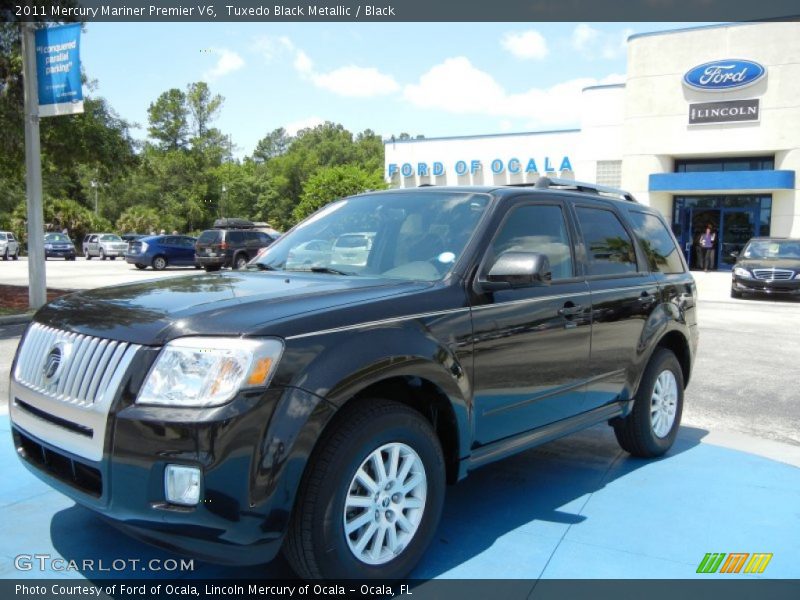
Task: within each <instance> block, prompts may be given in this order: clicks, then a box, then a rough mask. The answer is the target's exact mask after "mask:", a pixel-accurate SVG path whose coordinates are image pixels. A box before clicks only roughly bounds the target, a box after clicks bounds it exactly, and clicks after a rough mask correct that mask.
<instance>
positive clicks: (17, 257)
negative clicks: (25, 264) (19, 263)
mask: <svg viewBox="0 0 800 600" xmlns="http://www.w3.org/2000/svg"><path fill="white" fill-rule="evenodd" d="M11 258H12V259H13V260H19V248H17V251H16V252H14V255H13V256H12V257H11Z"/></svg>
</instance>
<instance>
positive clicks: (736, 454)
mask: <svg viewBox="0 0 800 600" xmlns="http://www.w3.org/2000/svg"><path fill="white" fill-rule="evenodd" d="M92 263H93V264H92V265H85V264H83V261H81V260H79V261H76V263H68V264H69V265H70V267H73V266H76V267H81V266H82V267H83V268H84V272H85V273H87V272H88V270H89V269H90V268H91V269H95V268H96V267H100V268H101V269H109V270H110V271H111V270H113V269H116V270H117V271H111V273H112V274H111V275H109V276H108V277H109V279H112V278H115V277H125V276H127V277H128V278H130V279H134V280H138V278H139V277H141V276H142V275H144V277H141V278H142V279H144V278H147V277H148V276H152V275H153V274H152V273H151V272H150V271H148V272H146V273H142V272H137V271H136V270H135V269H133V267H130V271H132V273H129V274H127V275H125V271H126V270H128V265H124V266H123V265H120V264H114V263H107V264H97V263H96V262H95V261H92ZM116 263H119V261H116ZM55 264H56V263H52V264H51V263H49V262H48V275H49V272H50V270H51V269H52V267H54V266H55ZM6 266H7V264H2V263H0V274H2V275H0V281H3V283H5V282H6V281H4V279H5V272H6V271H5V270H4V268H5V267H6ZM59 266H61V265H60V264H59ZM181 271H183V272H184V273H185V272H187V271H192V270H191V269H189V270H181ZM181 271H175V272H172V273H169V272H167V273H166V274H163V275H162V274H159V275H161V276H164V275H166V276H170V275H175V274H178V273H180V272H181ZM93 276H97V277H99V274H93ZM696 279H697V282H698V288H699V290H700V304H699V312H700V335H701V339H700V352H699V356H698V360H697V363H696V366H695V369H694V373H693V380H692V382H691V385H690V387H689V389H688V391H687V394H686V408H685V412H684V419H683V426H682V429H681V432H680V434H679V437H678V441H677V442H676V445H675V447H674V448H673V449H672V450H671V451H670V452H669V453H668V454H667V455H666V456H665V457H663V458H662V459H660V460H655V461H645V460H641V459H634V458H631V457H630V456H628V455H627V454H625V453H624V452H622V451H620V450H619V448H618V446H617V444H616V442H615V440H614V438H613V434H612V433H611V431H610V429H609V428H608V427H605V426H599V427H595V428H593V429H591V430H588V431H585V432H582V433H579V434H576V435H573V436H570V437H568V438H564V439H562V440H559V441H556V442H553V443H550V444H547V445H545V446H542V447H540V448H538V449H535V450H532V451H529V452H525V453H523V454H521V455H518V456H516V457H513V458H510V459H507V460H505V461H502V462H500V463H496V464H494V465H491V466H488V467H486V468H483V469H480V470H478V471H476V472H474V473H473V474H471V475H470V477H469V478H467V480H465V481H464V482H462V483H461V484H459V485H457V486H455V487H451V488H449V489H448V496H447V500H446V504H445V511H444V517H443V521H442V524H441V526H440V528H439V531H438V534H437V538H436V541H435V543H434V544H433V546H432V547H431V548H430V550H429V551H428V553H427V554H426V556H425V558H424V559H423V561H422V563H421V564H420V565H419V567H418V568H417V569H416V571H415V572H414V574H413V575H414V576H415V577H419V578H519V579H539V578H545V579H550V578H681V579H685V578H693V577H713V576H711V575H702V576H701V575H697V574H696V572H695V571H696V569H697V566H698V564H699V562H700V561H701V559H702V558H703V556H704V555H705V554H706V553H708V552H768V553H772V554H773V558H772V560H771V562H770V563H769V565H768V568H767V569H766V570H765V571H764V572H763V573H762V574H761V575H759V576H758V577H766V578H798V577H800V564H798V563H797V560H796V558H797V547H798V546H797V540H798V539H800V513H799V512H798V509H797V507H798V506H800V394H798V392H797V390H798V386H797V375H798V369H797V365H798V364H800V339H798V336H797V334H796V332H797V331H798V330H800V302H797V301H773V300H733V299H731V298H730V297H729V296H728V286H729V281H730V279H729V275H727V274H724V273H708V274H706V273H697V274H696ZM48 284H49V285H51V286H53V287H58V286H59V284H56V283H50V282H49V283H48ZM64 287H69V286H66V285H64ZM21 331H22V327H21V326H0V393H2V395H3V397H4V398H5V396H6V394H7V376H8V369H9V366H10V360H11V356H12V353H13V350H14V348H15V346H16V342H17V340H18V336H19V335H20V333H21ZM0 411H2V412H0V414H5V413H6V412H7V409H6V408H5V406H4V407H3V408H2V409H0ZM8 431H9V424H8V420H7V417H5V416H3V417H2V420H0V435H4V436H8V435H9V433H8ZM0 475H2V477H3V479H4V480H5V481H7V482H14V483H13V484H12V485H11V486H6V487H5V488H4V491H3V492H2V494H0V505H1V506H2V510H3V513H4V522H5V525H4V529H5V533H6V535H5V536H4V537H3V539H2V540H0V556H2V557H3V559H2V562H1V563H0V577H5V578H11V577H75V578H86V579H90V580H95V579H98V580H100V579H103V578H105V577H109V576H125V577H184V578H201V577H203V578H211V577H220V578H231V579H234V578H255V577H285V576H290V572H289V570H288V567H287V565H286V563H285V562H284V561H283V560H282V559H278V560H276V561H274V562H273V563H271V564H269V565H261V566H257V567H249V568H231V567H220V566H215V565H208V564H205V563H201V562H200V561H195V564H194V569H193V570H190V571H184V572H178V573H175V572H166V573H165V572H153V571H144V572H142V571H139V570H137V569H136V568H133V567H131V568H127V569H125V570H123V571H119V572H113V573H102V574H98V573H96V572H91V571H88V570H78V571H76V572H66V573H64V572H55V571H53V570H45V571H44V572H40V571H38V570H35V571H31V572H22V573H21V572H20V571H18V570H17V569H16V568H15V566H14V557H15V556H17V555H18V554H20V553H25V554H34V553H45V554H50V555H52V556H56V557H64V558H66V559H84V558H93V559H95V560H98V559H101V558H102V559H103V560H105V561H111V560H113V559H116V558H125V559H131V558H137V559H140V560H141V561H142V563H141V564H145V563H146V561H149V560H150V559H153V558H156V559H162V560H163V559H165V558H176V556H175V555H172V554H170V553H168V552H165V551H162V550H158V549H155V548H152V547H150V546H147V545H144V544H142V543H139V542H137V541H135V540H132V539H130V538H128V537H126V536H124V535H122V534H120V533H118V532H117V531H116V530H114V529H112V528H111V527H109V526H108V525H107V524H105V523H104V522H102V521H101V520H99V519H98V518H96V517H95V516H94V515H93V514H92V513H91V512H89V511H88V510H86V509H83V508H81V507H79V506H76V505H75V504H74V503H73V502H72V501H70V500H68V499H67V498H66V497H64V496H61V495H60V494H58V493H57V492H54V491H52V490H51V489H50V488H49V487H47V486H46V485H44V484H42V483H40V482H39V481H38V480H37V479H36V478H35V477H33V476H32V475H31V474H29V473H28V471H27V470H26V469H25V468H24V467H22V466H21V464H20V463H19V461H18V459H17V458H16V456H14V452H13V448H12V446H11V444H10V443H8V442H7V443H5V444H3V445H2V446H0ZM737 577H753V576H752V575H747V576H745V575H743V574H742V575H737Z"/></svg>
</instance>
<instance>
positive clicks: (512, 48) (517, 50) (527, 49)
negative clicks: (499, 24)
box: [500, 29, 550, 60]
mask: <svg viewBox="0 0 800 600" xmlns="http://www.w3.org/2000/svg"><path fill="white" fill-rule="evenodd" d="M500 45H502V46H503V48H505V49H506V50H508V51H509V52H510V53H511V54H513V55H514V56H516V57H517V58H522V59H527V60H542V59H543V58H544V57H546V56H547V55H548V54H549V52H550V51H549V49H548V48H547V40H545V39H544V36H543V35H542V34H541V33H539V32H538V31H536V30H535V29H529V30H528V31H520V32H516V33H506V34H505V35H503V37H502V38H501V40H500Z"/></svg>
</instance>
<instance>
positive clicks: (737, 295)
mask: <svg viewBox="0 0 800 600" xmlns="http://www.w3.org/2000/svg"><path fill="white" fill-rule="evenodd" d="M741 297H742V292H737V291H736V290H734V289H731V298H741Z"/></svg>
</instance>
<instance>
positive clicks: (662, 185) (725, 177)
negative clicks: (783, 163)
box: [648, 171, 795, 192]
mask: <svg viewBox="0 0 800 600" xmlns="http://www.w3.org/2000/svg"><path fill="white" fill-rule="evenodd" d="M794 182H795V172H794V171H709V172H705V173H653V174H652V175H650V182H649V186H648V190H649V191H651V192H689V191H713V190H721V191H722V190H792V189H794Z"/></svg>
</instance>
